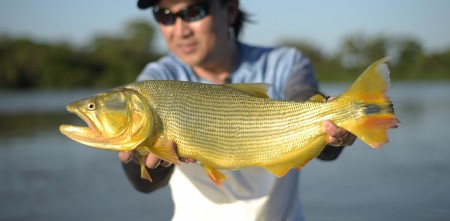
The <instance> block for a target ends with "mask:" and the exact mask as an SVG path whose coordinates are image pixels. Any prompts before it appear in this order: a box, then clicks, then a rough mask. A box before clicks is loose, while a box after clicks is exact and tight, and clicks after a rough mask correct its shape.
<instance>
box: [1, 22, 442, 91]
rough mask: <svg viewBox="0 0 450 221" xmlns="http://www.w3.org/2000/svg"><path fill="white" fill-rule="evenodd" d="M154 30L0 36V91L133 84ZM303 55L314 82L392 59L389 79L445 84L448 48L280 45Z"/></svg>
mask: <svg viewBox="0 0 450 221" xmlns="http://www.w3.org/2000/svg"><path fill="white" fill-rule="evenodd" d="M154 37H155V30H154V28H153V27H152V26H151V25H150V24H149V23H148V22H146V21H133V22H131V23H129V24H128V25H126V27H125V28H124V30H123V31H122V33H121V34H118V35H115V36H107V35H104V36H97V37H95V38H93V39H92V40H91V41H90V42H89V43H88V45H86V46H83V47H74V46H72V45H71V44H69V43H64V42H53V43H42V42H37V41H35V40H32V39H29V38H12V37H9V36H7V35H1V34H0V89H36V88H39V89H44V88H45V89H55V88H59V89H61V88H75V87H82V88H88V87H98V88H108V87H113V86H119V85H123V84H126V83H130V82H133V81H135V79H136V77H137V75H138V74H139V73H140V72H141V70H142V69H143V67H144V66H145V65H146V64H147V63H148V62H150V61H154V60H156V59H158V58H160V57H161V56H162V55H161V54H158V53H155V51H156V50H155V43H154V41H153V40H154ZM279 45H281V46H291V47H296V48H298V49H299V50H300V51H302V52H303V53H304V54H305V55H307V56H308V57H309V58H310V59H311V61H312V63H313V65H314V68H315V70H316V74H317V77H318V80H319V81H321V82H326V81H353V80H354V79H355V78H356V77H357V76H358V75H359V74H360V73H361V72H362V71H363V70H364V69H365V68H366V67H367V66H368V65H369V64H370V63H372V62H373V61H375V60H377V59H380V58H382V57H384V56H386V55H390V56H391V57H392V60H391V72H392V74H391V77H392V78H393V79H394V80H450V48H449V49H447V50H442V51H440V52H434V53H426V52H425V50H424V49H423V47H422V45H421V44H420V42H419V41H417V40H415V39H412V38H405V37H404V38H398V37H397V38H396V37H391V36H365V35H362V34H358V33H356V34H353V35H350V36H348V37H347V38H346V39H344V41H343V42H342V43H341V45H340V48H339V50H338V52H337V53H335V54H333V55H325V54H324V53H323V52H322V51H321V49H320V48H319V47H317V46H315V45H314V43H310V42H304V41H299V40H284V41H281V42H280V44H279Z"/></svg>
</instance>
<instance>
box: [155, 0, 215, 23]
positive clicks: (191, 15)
mask: <svg viewBox="0 0 450 221" xmlns="http://www.w3.org/2000/svg"><path fill="white" fill-rule="evenodd" d="M207 15H209V4H208V3H207V2H200V3H196V4H193V5H190V6H188V7H186V8H185V9H183V10H181V11H179V12H177V13H172V12H171V11H169V9H165V8H159V7H154V8H153V16H155V19H156V21H157V22H158V23H160V24H162V25H173V24H175V21H176V19H177V17H180V18H181V19H183V20H184V21H187V22H191V21H198V20H200V19H202V18H204V17H206V16H207Z"/></svg>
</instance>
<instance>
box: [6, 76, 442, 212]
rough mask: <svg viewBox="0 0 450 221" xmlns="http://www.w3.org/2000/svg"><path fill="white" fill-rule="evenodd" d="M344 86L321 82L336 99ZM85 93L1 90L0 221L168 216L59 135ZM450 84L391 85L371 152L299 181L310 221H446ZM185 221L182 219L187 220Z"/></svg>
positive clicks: (111, 160) (166, 203) (110, 158)
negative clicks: (384, 132)
mask: <svg viewBox="0 0 450 221" xmlns="http://www.w3.org/2000/svg"><path fill="white" fill-rule="evenodd" d="M347 86H348V85H341V84H324V85H322V88H323V90H324V91H325V92H326V93H329V94H333V95H337V94H339V93H341V92H342V91H343V90H344V89H345V88H346V87H347ZM93 92H94V91H92V90H77V91H38V92H36V91H33V92H32V91H27V92H0V220H109V221H113V220H120V221H122V220H128V219H130V218H131V219H133V220H170V217H171V214H172V212H173V203H172V202H171V200H170V193H169V189H168V188H164V189H162V190H160V191H157V192H155V193H152V194H142V193H138V192H137V191H135V190H134V189H133V188H132V187H131V185H129V183H128V181H127V180H126V177H125V176H124V174H123V172H122V168H121V166H120V163H119V161H118V159H117V154H116V153H115V152H110V151H102V150H97V149H93V148H89V147H86V146H83V145H81V144H78V143H76V142H73V141H71V140H69V139H68V138H66V137H64V136H63V135H61V134H60V133H59V131H58V127H59V125H60V124H62V123H77V122H80V121H79V120H78V119H76V117H74V116H72V115H68V114H66V113H65V108H64V106H65V105H66V104H67V103H69V102H70V101H72V100H75V99H78V98H81V97H84V96H87V95H90V94H92V93H93ZM449 95H450V82H444V83H396V84H395V86H394V88H392V89H391V92H390V96H391V97H392V99H393V101H394V104H395V108H396V113H397V115H398V117H399V119H400V121H401V122H402V124H401V126H400V127H399V128H398V129H396V130H391V131H390V132H389V136H390V140H391V142H390V143H389V144H387V145H385V146H384V147H383V148H382V149H381V150H374V149H371V148H369V147H368V146H367V145H365V144H363V143H362V142H360V141H357V142H356V143H355V145H353V146H352V147H348V148H346V149H345V150H344V153H343V154H342V155H341V157H340V158H339V159H338V160H336V161H333V162H323V161H319V160H313V161H312V162H311V163H310V164H308V165H307V166H306V167H305V168H304V169H303V170H302V175H301V187H300V189H301V192H302V193H301V200H302V202H303V206H304V207H303V211H304V213H305V216H306V218H307V220H312V221H315V220H337V221H339V220H342V221H352V220H355V221H356V220H374V221H375V220H377V221H378V220H410V221H414V220H417V221H419V220H420V221H422V220H448V219H450V194H448V189H449V187H450V160H449V158H450V132H449V131H450V98H449ZM187 220H189V219H187Z"/></svg>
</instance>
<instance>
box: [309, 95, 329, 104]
mask: <svg viewBox="0 0 450 221" xmlns="http://www.w3.org/2000/svg"><path fill="white" fill-rule="evenodd" d="M309 100H310V101H315V102H325V101H327V99H326V98H325V97H324V96H323V95H321V94H316V95H314V96H312V97H310V98H309Z"/></svg>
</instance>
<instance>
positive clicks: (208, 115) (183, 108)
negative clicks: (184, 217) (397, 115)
mask: <svg viewBox="0 0 450 221" xmlns="http://www.w3.org/2000/svg"><path fill="white" fill-rule="evenodd" d="M130 88H131V89H134V90H137V91H139V92H140V93H141V94H142V95H143V96H144V97H145V98H146V99H147V100H148V101H149V103H150V105H151V106H152V107H153V108H154V110H155V112H157V113H158V115H159V117H160V118H161V120H162V123H163V125H164V132H165V134H166V135H167V136H168V138H169V139H170V140H173V141H175V143H177V146H178V154H179V155H180V156H183V157H190V158H194V159H197V160H198V161H200V162H202V163H203V164H206V165H209V166H211V167H214V168H216V169H237V168H243V167H250V166H268V164H269V163H273V162H274V160H275V159H277V158H280V157H282V158H284V157H287V155H289V154H292V151H293V150H295V149H298V148H299V147H303V146H306V145H307V144H308V143H311V139H317V136H318V135H320V134H323V131H322V129H321V123H322V122H323V121H325V120H327V119H330V116H329V115H330V114H332V112H331V111H330V107H331V106H333V104H332V103H327V105H324V104H325V103H318V102H303V103H297V102H288V101H276V100H271V99H266V98H260V97H255V96H251V95H249V94H247V93H245V92H242V91H239V90H235V89H233V88H231V87H228V86H222V85H204V84H199V83H192V82H181V81H151V82H139V83H135V84H133V85H131V86H130ZM333 118H334V117H333ZM335 123H338V121H335ZM323 143H324V144H325V139H323ZM320 150H321V149H320Z"/></svg>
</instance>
